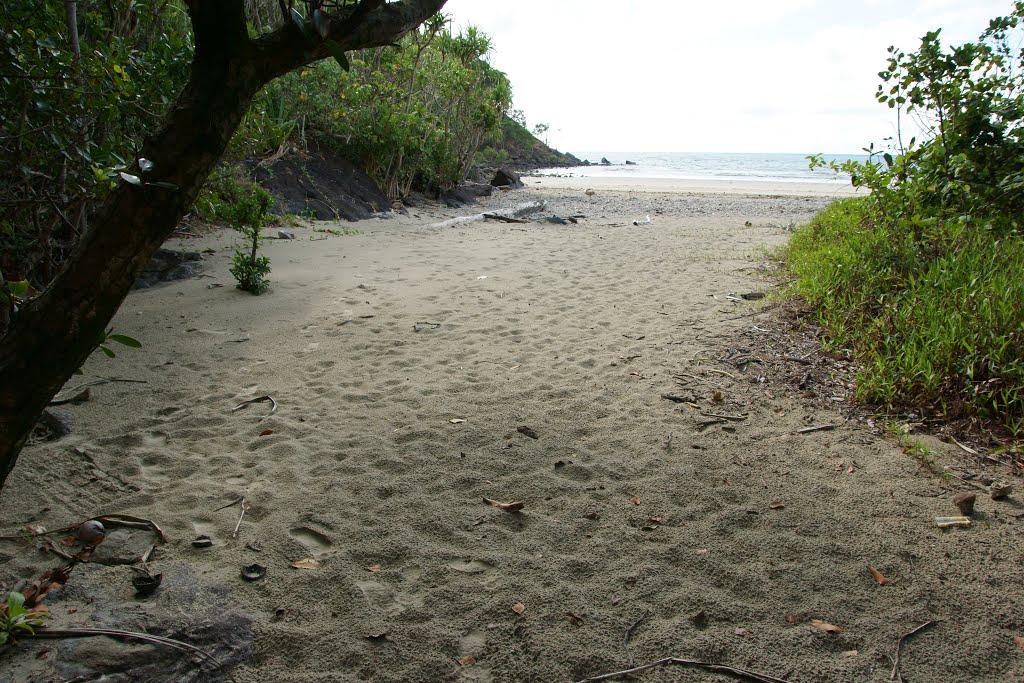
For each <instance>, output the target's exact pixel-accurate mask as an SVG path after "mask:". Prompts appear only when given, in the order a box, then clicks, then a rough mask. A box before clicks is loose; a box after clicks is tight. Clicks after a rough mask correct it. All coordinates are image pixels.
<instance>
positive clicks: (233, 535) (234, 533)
mask: <svg viewBox="0 0 1024 683" xmlns="http://www.w3.org/2000/svg"><path fill="white" fill-rule="evenodd" d="M251 507H252V505H250V504H249V503H246V502H245V498H243V499H242V514H240V515H238V524H236V525H235V530H234V531H232V532H231V538H236V537H237V536H238V529H239V527H241V526H242V520H243V519H244V518H245V513H246V511H247V510H249V509H250V508H251Z"/></svg>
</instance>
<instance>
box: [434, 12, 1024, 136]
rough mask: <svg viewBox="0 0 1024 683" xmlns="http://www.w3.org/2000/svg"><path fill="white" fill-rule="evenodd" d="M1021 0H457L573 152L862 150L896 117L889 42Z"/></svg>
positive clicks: (967, 36) (520, 104) (526, 100)
mask: <svg viewBox="0 0 1024 683" xmlns="http://www.w3.org/2000/svg"><path fill="white" fill-rule="evenodd" d="M1012 8H1013V3H1012V0H998V1H994V0H859V1H856V0H854V1H846V0H633V1H632V2H623V1H622V0H615V1H614V2H613V1H611V0H518V1H517V0H512V1H509V0H501V1H495V0H449V1H448V3H447V4H446V5H445V8H444V10H443V11H444V12H445V13H446V14H448V15H450V16H451V17H452V20H453V25H454V28H456V29H461V28H464V27H465V26H466V25H468V24H472V25H475V26H477V27H478V28H479V29H481V30H482V31H483V32H484V33H486V34H488V35H489V36H490V37H491V39H492V40H493V43H494V51H493V53H492V54H491V57H490V60H491V64H492V65H493V66H494V67H495V68H497V69H500V70H501V71H504V72H505V73H506V74H508V76H509V79H510V80H511V82H512V87H513V89H514V98H515V103H514V105H513V107H514V108H515V109H521V110H523V113H524V114H525V116H526V119H527V122H528V124H529V126H530V127H531V128H532V127H533V126H534V125H535V124H538V123H546V124H548V125H549V126H550V130H549V132H548V133H547V137H548V142H549V144H551V145H552V146H553V147H556V148H557V149H559V150H562V151H566V152H572V153H574V154H577V155H579V154H583V153H597V152H605V151H607V152H608V153H617V152H775V153H779V152H795V153H804V154H807V153H814V152H824V153H830V154H853V153H858V152H860V151H861V148H863V147H865V146H867V145H868V143H872V142H873V143H875V145H876V147H877V146H878V145H879V144H884V142H883V141H884V138H886V137H890V136H892V135H893V134H894V132H895V118H894V117H893V116H892V112H891V111H890V110H889V109H888V108H886V107H885V106H883V105H881V104H878V103H877V102H876V101H875V98H874V95H875V90H876V88H877V86H878V83H879V79H878V72H879V71H881V70H882V69H883V68H884V67H885V62H886V56H887V53H886V48H887V47H888V46H890V45H896V46H897V47H899V48H902V49H903V50H904V51H910V50H914V49H916V48H917V46H918V45H919V44H920V38H921V36H923V35H924V34H925V33H926V32H928V31H931V30H934V29H936V28H940V27H941V28H942V29H943V30H942V34H941V36H942V38H943V41H944V42H945V43H946V44H960V43H964V42H967V41H970V40H974V39H976V38H977V37H978V35H979V34H980V33H981V32H982V31H983V30H984V29H985V27H986V26H987V25H988V20H989V19H991V18H992V17H996V16H1000V15H1006V14H1009V13H1010V12H1011V11H1012Z"/></svg>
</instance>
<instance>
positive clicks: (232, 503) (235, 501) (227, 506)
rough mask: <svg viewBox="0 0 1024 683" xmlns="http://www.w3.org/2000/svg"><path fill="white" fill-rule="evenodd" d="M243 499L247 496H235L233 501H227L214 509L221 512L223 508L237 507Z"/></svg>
mask: <svg viewBox="0 0 1024 683" xmlns="http://www.w3.org/2000/svg"><path fill="white" fill-rule="evenodd" d="M243 500H245V498H244V497H242V498H235V499H234V500H233V501H231V502H230V503H225V504H224V505H221V506H220V507H219V508H216V509H215V510H214V512H220V511H221V510H226V509H228V508H233V507H235V506H236V505H238V504H239V503H241V502H242V501H243Z"/></svg>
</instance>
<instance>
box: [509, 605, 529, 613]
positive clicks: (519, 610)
mask: <svg viewBox="0 0 1024 683" xmlns="http://www.w3.org/2000/svg"><path fill="white" fill-rule="evenodd" d="M512 611H513V612H515V613H516V614H522V613H523V612H525V611H526V605H524V604H523V603H521V602H517V603H516V604H514V605H512Z"/></svg>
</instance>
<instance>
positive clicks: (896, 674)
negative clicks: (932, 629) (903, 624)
mask: <svg viewBox="0 0 1024 683" xmlns="http://www.w3.org/2000/svg"><path fill="white" fill-rule="evenodd" d="M937 623H938V622H937V621H926V622H924V623H923V624H921V625H920V626H918V627H917V628H915V629H914V630H913V631H909V632H908V633H904V634H903V635H902V636H900V639H899V641H897V643H896V657H895V658H894V659H893V660H892V675H891V676H889V680H890V681H898V682H899V683H903V676H902V675H901V674H900V652H901V651H902V649H903V641H905V640H906V639H907V638H909V637H910V636H912V635H914V634H915V633H919V632H920V631H923V630H925V629H926V628H928V627H929V626H932V625H933V624H937Z"/></svg>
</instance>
